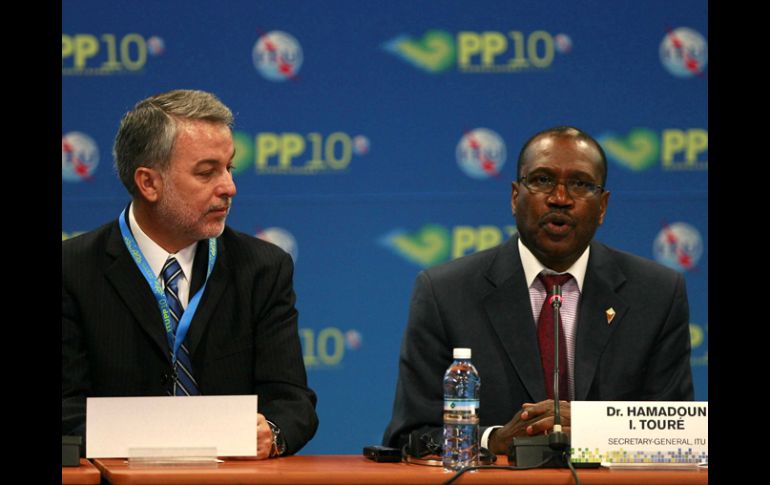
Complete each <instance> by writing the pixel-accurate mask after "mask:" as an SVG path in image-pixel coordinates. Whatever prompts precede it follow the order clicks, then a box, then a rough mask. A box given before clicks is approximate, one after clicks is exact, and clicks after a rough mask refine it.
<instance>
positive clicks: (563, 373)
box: [537, 273, 572, 401]
mask: <svg viewBox="0 0 770 485" xmlns="http://www.w3.org/2000/svg"><path fill="white" fill-rule="evenodd" d="M537 277H538V278H540V281H542V282H543V286H545V301H544V302H543V308H542V309H541V310H540V318H538V320H537V343H538V345H540V362H541V363H542V364H543V375H544V376H545V392H546V395H547V396H548V399H553V306H552V305H551V291H552V290H553V287H554V285H559V286H562V285H564V283H566V282H567V281H569V280H571V279H572V275H570V274H569V273H567V274H560V275H544V274H539V275H538V276H537ZM567 372H568V369H567V339H566V338H565V337H564V328H563V326H562V324H561V318H560V319H559V399H560V400H561V401H569V387H568V385H567Z"/></svg>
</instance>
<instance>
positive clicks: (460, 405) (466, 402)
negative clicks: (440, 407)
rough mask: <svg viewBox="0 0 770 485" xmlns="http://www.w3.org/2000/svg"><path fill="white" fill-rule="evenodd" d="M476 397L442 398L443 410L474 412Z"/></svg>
mask: <svg viewBox="0 0 770 485" xmlns="http://www.w3.org/2000/svg"><path fill="white" fill-rule="evenodd" d="M478 408H479V400H478V399H444V411H470V412H472V413H474V414H475V413H476V410H477V409H478Z"/></svg>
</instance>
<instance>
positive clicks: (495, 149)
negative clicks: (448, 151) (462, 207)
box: [455, 128, 506, 179]
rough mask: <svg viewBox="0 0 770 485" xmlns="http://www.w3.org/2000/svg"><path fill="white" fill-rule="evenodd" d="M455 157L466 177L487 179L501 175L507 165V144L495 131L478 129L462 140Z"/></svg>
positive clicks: (468, 133)
mask: <svg viewBox="0 0 770 485" xmlns="http://www.w3.org/2000/svg"><path fill="white" fill-rule="evenodd" d="M455 156H456V158H457V164H458V165H459V166H460V168H461V169H462V171H463V172H465V173H466V175H468V176H469V177H472V178H475V179H486V178H489V177H492V176H497V175H499V174H500V169H502V168H503V165H504V164H505V156H506V153H505V143H504V142H503V139H502V138H500V135H498V134H497V133H495V132H494V131H492V130H489V129H487V128H476V129H475V130H473V131H470V132H467V133H465V135H463V137H462V138H460V142H459V143H458V144H457V148H456V149H455Z"/></svg>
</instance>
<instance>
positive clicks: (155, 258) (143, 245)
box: [128, 204, 198, 281]
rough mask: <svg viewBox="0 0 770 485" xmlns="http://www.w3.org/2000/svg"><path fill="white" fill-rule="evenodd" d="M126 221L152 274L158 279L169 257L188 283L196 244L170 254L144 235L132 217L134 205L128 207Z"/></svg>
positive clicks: (133, 216)
mask: <svg viewBox="0 0 770 485" xmlns="http://www.w3.org/2000/svg"><path fill="white" fill-rule="evenodd" d="M128 220H129V224H130V225H131V232H132V233H133V234H134V239H136V244H137V246H139V250H140V251H141V252H142V254H143V255H144V259H146V260H147V263H148V264H149V265H150V268H152V271H153V273H154V274H155V275H156V276H158V277H160V272H161V271H162V270H163V265H164V264H166V260H167V259H168V257H169V256H174V257H175V258H176V260H177V262H179V266H180V267H181V268H182V273H183V274H184V275H185V277H186V278H187V279H188V281H189V279H190V275H191V274H192V265H193V260H194V259H195V248H196V246H197V244H198V243H197V242H194V243H192V244H190V245H189V246H187V247H186V248H184V249H180V250H179V251H177V253H176V254H170V253H168V252H167V251H166V250H165V249H163V248H162V247H160V246H159V245H158V243H156V242H155V241H153V240H152V239H150V236H148V235H147V234H145V233H144V231H143V230H142V228H141V226H139V222H137V220H136V216H135V215H134V204H131V207H129V210H128Z"/></svg>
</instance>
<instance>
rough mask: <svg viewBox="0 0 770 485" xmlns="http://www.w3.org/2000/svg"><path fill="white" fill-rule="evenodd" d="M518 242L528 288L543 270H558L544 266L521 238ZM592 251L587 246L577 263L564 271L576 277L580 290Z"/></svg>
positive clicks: (581, 289)
mask: <svg viewBox="0 0 770 485" xmlns="http://www.w3.org/2000/svg"><path fill="white" fill-rule="evenodd" d="M518 244H519V257H520V258H521V265H522V267H523V268H524V276H525V277H526V279H527V288H529V287H530V286H532V283H534V282H535V278H537V275H539V274H540V273H541V272H542V271H543V270H546V272H549V273H556V271H553V270H552V269H551V268H547V267H545V266H543V263H541V262H540V261H539V260H538V259H537V258H536V257H535V255H534V254H532V251H530V250H529V248H527V246H525V245H524V243H523V242H521V238H518ZM590 251H591V246H590V245H589V246H588V247H586V250H585V251H583V254H581V255H580V257H579V258H578V259H577V261H575V263H574V264H573V265H572V266H570V267H569V268H568V269H567V271H564V273H569V274H571V275H572V277H573V278H575V281H576V282H577V285H578V290H579V291H580V292H582V291H583V280H584V279H585V277H586V268H588V255H589V253H590Z"/></svg>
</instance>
